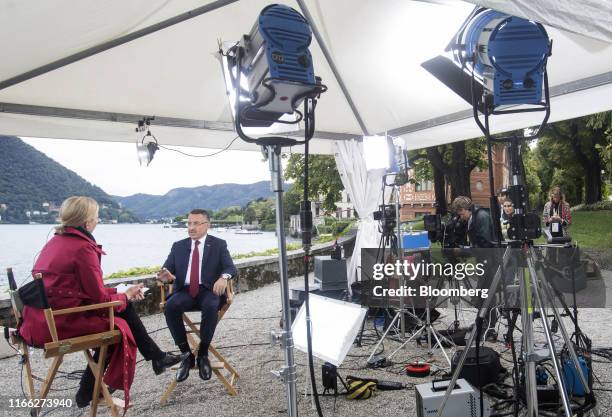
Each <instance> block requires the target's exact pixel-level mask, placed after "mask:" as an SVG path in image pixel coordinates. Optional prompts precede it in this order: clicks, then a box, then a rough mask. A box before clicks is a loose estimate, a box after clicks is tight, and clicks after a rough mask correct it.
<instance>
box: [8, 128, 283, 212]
mask: <svg viewBox="0 0 612 417" xmlns="http://www.w3.org/2000/svg"><path fill="white" fill-rule="evenodd" d="M289 186H290V184H286V185H285V189H288V188H289ZM272 194H273V193H272V192H271V191H270V183H269V182H268V181H260V182H256V183H254V184H217V185H204V186H199V187H192V188H175V189H172V190H170V191H168V192H167V193H166V194H164V195H150V194H134V195H131V196H127V197H119V196H111V195H109V194H107V193H106V192H104V190H102V189H101V188H100V187H98V186H96V185H94V184H91V183H89V182H88V181H87V180H85V179H84V178H82V177H80V176H79V175H78V174H77V173H75V172H73V171H71V170H69V169H67V168H66V167H64V166H63V165H61V164H60V163H58V162H56V161H54V160H53V159H51V158H49V157H48V156H46V155H45V154H44V153H42V152H40V151H38V150H36V149H35V148H33V147H32V146H30V145H28V144H27V143H25V142H23V141H22V140H21V139H19V138H18V137H15V136H2V135H0V221H1V222H8V223H28V222H32V221H34V222H38V223H54V222H55V219H56V217H57V209H58V208H59V206H60V204H61V203H62V201H64V200H65V199H66V198H67V197H69V196H72V195H85V196H89V197H92V198H94V199H95V200H96V201H97V202H98V203H99V204H100V206H101V210H100V218H101V219H103V220H108V221H111V220H117V221H118V222H136V221H138V220H145V219H159V218H162V217H176V216H182V215H185V214H186V213H188V212H189V210H191V209H193V208H204V209H209V210H219V209H221V208H225V207H230V206H246V204H247V203H248V202H250V201H252V200H257V199H260V198H268V197H270V196H272Z"/></svg>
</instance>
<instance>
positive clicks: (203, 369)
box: [198, 356, 212, 381]
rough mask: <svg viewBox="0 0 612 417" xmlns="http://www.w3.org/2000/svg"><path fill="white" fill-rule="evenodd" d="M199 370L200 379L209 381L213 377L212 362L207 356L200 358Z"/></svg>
mask: <svg viewBox="0 0 612 417" xmlns="http://www.w3.org/2000/svg"><path fill="white" fill-rule="evenodd" d="M198 370H199V373H200V378H202V379H203V380H204V381H208V380H209V379H210V377H211V376H212V368H211V367H210V361H209V360H208V357H206V356H198Z"/></svg>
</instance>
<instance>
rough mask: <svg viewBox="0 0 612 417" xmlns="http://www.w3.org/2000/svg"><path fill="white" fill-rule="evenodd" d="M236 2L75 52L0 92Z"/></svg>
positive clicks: (221, 0)
mask: <svg viewBox="0 0 612 417" xmlns="http://www.w3.org/2000/svg"><path fill="white" fill-rule="evenodd" d="M236 1H238V0H216V1H213V2H211V3H209V4H206V5H204V6H202V7H198V8H196V9H193V10H190V11H188V12H185V13H182V14H180V15H177V16H174V17H171V18H169V19H166V20H164V21H161V22H158V23H155V24H154V25H151V26H147V27H146V28H143V29H140V30H137V31H135V32H132V33H128V34H127V35H125V36H121V37H119V38H117V39H113V40H110V41H108V42H104V43H101V44H100V45H96V46H93V47H91V48H88V49H85V50H84V51H81V52H77V53H76V54H73V55H70V56H67V57H65V58H61V59H58V60H57V61H54V62H50V63H48V64H46V65H43V66H41V67H38V68H35V69H33V70H30V71H27V72H24V73H23V74H19V75H16V76H15V77H11V78H9V79H7V80H4V81H0V90H3V89H5V88H7V87H10V86H13V85H15V84H19V83H21V82H23V81H27V80H29V79H31V78H34V77H37V76H39V75H42V74H46V73H47V72H50V71H53V70H56V69H58V68H61V67H64V66H66V65H69V64H72V63H74V62H77V61H80V60H82V59H85V58H88V57H90V56H92V55H96V54H99V53H100V52H104V51H107V50H109V49H111V48H114V47H116V46H119V45H123V44H124V43H128V42H131V41H133V40H135V39H138V38H142V37H143V36H146V35H149V34H151V33H154V32H157V31H159V30H162V29H165V28H167V27H170V26H173V25H176V24H177V23H181V22H184V21H186V20H189V19H193V18H194V17H198V16H200V15H203V14H205V13H208V12H210V11H213V10H216V9H218V8H221V7H223V6H226V5H228V4H231V3H234V2H236Z"/></svg>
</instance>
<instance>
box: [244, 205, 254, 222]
mask: <svg viewBox="0 0 612 417" xmlns="http://www.w3.org/2000/svg"><path fill="white" fill-rule="evenodd" d="M242 218H243V220H244V222H245V223H248V224H251V223H253V222H254V221H255V220H256V219H257V213H255V209H254V208H253V207H251V206H250V205H248V206H247V208H246V209H245V210H244V216H243V217H242Z"/></svg>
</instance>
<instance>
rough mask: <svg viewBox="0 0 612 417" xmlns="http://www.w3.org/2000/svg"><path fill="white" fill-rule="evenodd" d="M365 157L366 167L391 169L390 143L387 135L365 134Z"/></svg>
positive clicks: (369, 169) (369, 168)
mask: <svg viewBox="0 0 612 417" xmlns="http://www.w3.org/2000/svg"><path fill="white" fill-rule="evenodd" d="M363 157H364V159H365V164H366V169H367V170H368V171H371V170H373V169H389V159H390V158H389V143H388V141H387V138H386V137H385V136H364V137H363Z"/></svg>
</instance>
